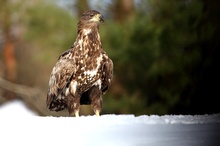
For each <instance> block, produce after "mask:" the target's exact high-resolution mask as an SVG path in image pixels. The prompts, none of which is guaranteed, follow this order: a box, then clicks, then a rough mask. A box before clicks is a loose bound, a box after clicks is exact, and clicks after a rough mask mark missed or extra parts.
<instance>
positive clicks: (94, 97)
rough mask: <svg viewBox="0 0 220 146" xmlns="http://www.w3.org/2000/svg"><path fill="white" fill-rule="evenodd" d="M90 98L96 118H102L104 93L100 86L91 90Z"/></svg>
mask: <svg viewBox="0 0 220 146" xmlns="http://www.w3.org/2000/svg"><path fill="white" fill-rule="evenodd" d="M89 96H90V99H91V106H92V109H93V110H94V112H95V115H96V116H100V112H101V109H102V92H101V91H100V90H99V88H98V86H94V87H92V88H91V89H90V92H89Z"/></svg>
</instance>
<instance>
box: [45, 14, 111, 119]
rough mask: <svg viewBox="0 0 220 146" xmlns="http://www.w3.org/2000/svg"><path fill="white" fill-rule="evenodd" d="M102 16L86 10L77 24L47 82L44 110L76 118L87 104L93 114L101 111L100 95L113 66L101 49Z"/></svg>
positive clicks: (103, 90)
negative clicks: (62, 112)
mask: <svg viewBox="0 0 220 146" xmlns="http://www.w3.org/2000/svg"><path fill="white" fill-rule="evenodd" d="M101 21H104V20H103V17H102V15H101V14H100V13H99V12H97V11H95V10H90V11H88V12H85V13H84V14H83V15H82V16H81V18H80V21H79V22H78V32H77V37H76V41H75V42H74V44H73V45H72V48H71V49H69V50H67V51H65V52H64V53H63V54H61V56H60V57H59V58H58V61H57V63H56V64H55V66H54V68H53V70H52V72H51V75H50V80H49V89H48V93H47V107H48V108H49V109H50V110H52V111H61V110H64V109H66V108H67V109H68V111H69V114H70V115H71V114H75V116H79V107H80V105H82V104H91V106H92V108H93V110H94V112H95V114H96V115H99V114H100V111H101V108H102V95H103V94H104V93H105V92H106V91H107V90H108V88H109V86H110V84H111V81H112V78H113V63H112V60H111V59H110V58H109V57H108V55H107V54H106V52H105V51H104V50H103V49H102V44H101V40H100V35H99V24H100V22H101Z"/></svg>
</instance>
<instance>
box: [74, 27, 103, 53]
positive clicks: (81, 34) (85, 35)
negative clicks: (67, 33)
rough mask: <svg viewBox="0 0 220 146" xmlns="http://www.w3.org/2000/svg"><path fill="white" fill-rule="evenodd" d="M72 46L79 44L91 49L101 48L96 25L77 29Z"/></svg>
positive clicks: (81, 46) (83, 47)
mask: <svg viewBox="0 0 220 146" xmlns="http://www.w3.org/2000/svg"><path fill="white" fill-rule="evenodd" d="M74 46H80V48H82V49H87V48H88V47H89V49H92V50H94V49H99V48H101V40H100V35H99V29H98V28H97V27H96V28H82V29H79V30H78V35H77V38H76V41H75V43H74ZM97 47H98V48H97Z"/></svg>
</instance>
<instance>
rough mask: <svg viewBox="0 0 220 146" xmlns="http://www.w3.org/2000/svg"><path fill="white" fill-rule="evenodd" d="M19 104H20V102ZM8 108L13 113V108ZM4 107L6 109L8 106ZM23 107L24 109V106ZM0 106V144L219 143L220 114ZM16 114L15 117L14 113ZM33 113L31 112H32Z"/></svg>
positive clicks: (162, 145)
mask: <svg viewBox="0 0 220 146" xmlns="http://www.w3.org/2000/svg"><path fill="white" fill-rule="evenodd" d="M16 105H17V104H15V107H16ZM20 105H21V104H20ZM15 107H11V109H10V106H9V107H7V108H8V109H10V110H9V111H10V112H12V111H13V110H12V109H13V108H15ZM7 108H6V109H7ZM25 109H26V108H25ZM2 110H3V111H4V112H8V111H7V110H5V108H3V107H1V108H0V118H1V120H0V145H4V146H7V145H10V146H11V145H23V146H24V145H28V146H29V145H31V146H35V145H36V146H41V145H42V146H44V145H50V146H54V145H56V146H58V145H59V146H60V145H62V146H64V145H77V146H80V145H82V146H84V145H85V146H93V145H95V146H146V145H147V146H219V145H220V135H219V131H220V114H213V115H195V116H192V115H186V116H185V115H164V116H157V115H150V116H147V115H143V116H138V117H135V116H134V115H102V116H101V117H96V116H81V117H80V118H74V117H58V118H57V117H39V116H31V115H32V114H27V113H26V115H27V116H19V115H24V114H22V113H21V111H22V110H23V108H21V109H20V111H19V107H17V108H16V110H15V111H13V112H12V113H13V114H12V115H11V116H5V114H4V112H3V111H2ZM14 115H17V116H14ZM33 115H34V114H33Z"/></svg>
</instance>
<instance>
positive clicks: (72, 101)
mask: <svg viewBox="0 0 220 146" xmlns="http://www.w3.org/2000/svg"><path fill="white" fill-rule="evenodd" d="M79 106H80V97H79V95H78V94H75V96H72V94H69V95H68V96H67V107H68V111H69V114H70V115H75V117H79Z"/></svg>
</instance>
